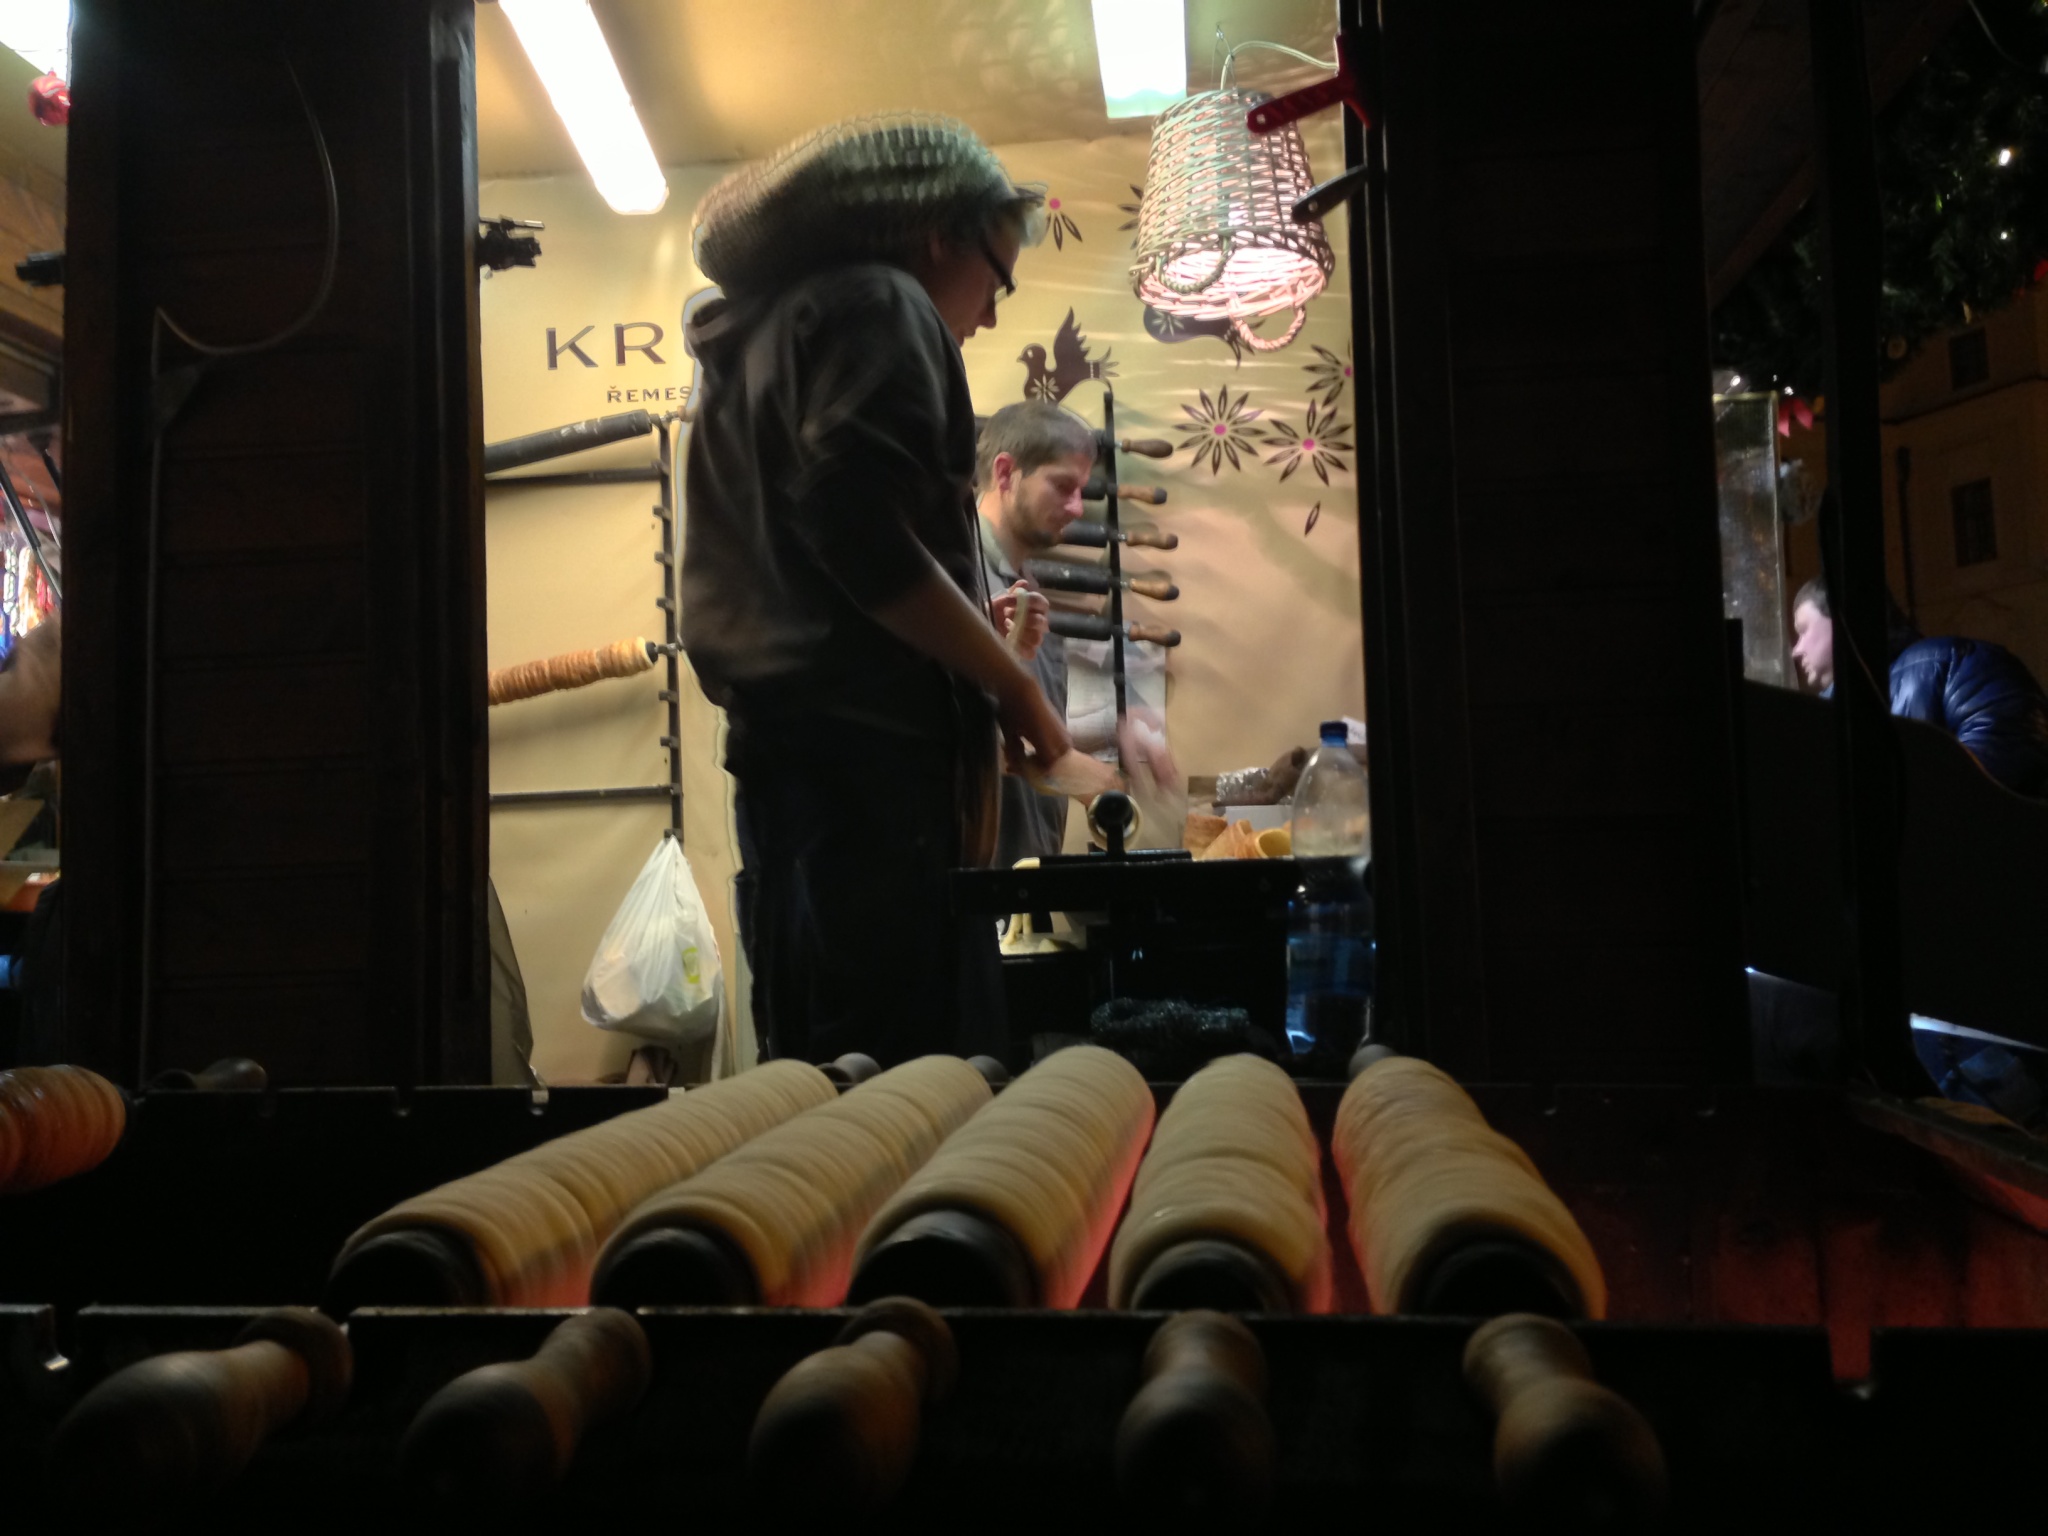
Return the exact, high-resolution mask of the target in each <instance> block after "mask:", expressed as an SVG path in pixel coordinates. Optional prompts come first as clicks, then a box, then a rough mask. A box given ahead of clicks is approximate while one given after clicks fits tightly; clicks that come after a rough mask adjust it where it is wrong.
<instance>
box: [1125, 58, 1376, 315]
mask: <svg viewBox="0 0 2048 1536" xmlns="http://www.w3.org/2000/svg"><path fill="white" fill-rule="evenodd" d="M1271 99H1272V98H1271V97H1270V96H1269V95H1267V93H1266V92H1264V91H1245V90H1236V89H1225V90H1220V91H1208V92H1205V93H1204V94H1202V95H1200V96H1190V97H1189V98H1188V99H1187V100H1186V101H1183V102H1180V103H1179V104H1178V105H1176V106H1173V107H1170V108H1168V109H1167V110H1166V111H1165V112H1164V113H1162V114H1160V118H1159V123H1158V125H1157V127H1155V128H1154V129H1153V132H1152V159H1151V162H1150V164H1149V165H1148V167H1147V168H1146V171H1145V196H1144V200H1143V202H1142V203H1141V205H1140V207H1139V212H1138V260H1137V264H1136V265H1135V266H1134V267H1132V268H1131V281H1132V286H1133V287H1134V288H1135V289H1136V290H1137V294H1138V297H1139V298H1141V299H1143V300H1144V301H1145V302H1146V303H1147V304H1150V305H1151V306H1152V307H1153V308H1154V309H1157V310H1162V311H1164V312H1165V313H1167V314H1170V315H1184V316H1186V317H1187V318H1189V319H1191V320H1229V321H1231V322H1232V324H1233V329H1234V330H1235V331H1236V332H1237V336H1238V339H1239V340H1240V341H1242V342H1243V343H1244V344H1245V345H1246V346H1248V347H1250V348H1252V349H1253V350H1254V351H1259V352H1270V351H1273V350H1274V349H1275V348H1278V347H1284V346H1286V345H1287V344H1288V343H1289V342H1290V341H1292V340H1294V338H1295V336H1296V335H1298V334H1299V333H1300V331H1301V326H1302V322H1303V321H1304V320H1305V319H1307V311H1306V310H1305V309H1304V308H1303V306H1304V305H1306V304H1307V303H1308V301H1309V300H1310V299H1312V298H1314V297H1315V296H1316V295H1317V294H1319V293H1321V292H1322V291H1323V285H1324V284H1325V283H1326V282H1328V281H1329V279H1330V272H1331V270H1332V269H1333V268H1334V267H1335V265H1336V258H1335V257H1333V256H1332V255H1331V254H1330V242H1329V241H1328V240H1326V239H1325V238H1324V237H1323V227H1322V225H1321V224H1316V223H1310V224H1297V223H1295V222H1294V218H1293V209H1294V205H1295V203H1296V202H1297V201H1298V200H1299V199H1300V198H1301V197H1303V196H1304V195H1305V194H1306V193H1307V192H1308V191H1309V190H1310V189H1311V188H1312V187H1313V186H1314V185H1315V178H1314V177H1313V176H1311V175H1310V174H1309V168H1308V152H1307V151H1306V150H1304V149H1303V148H1302V145H1301V134H1300V133H1299V132H1298V131H1297V130H1296V128H1295V126H1294V125H1293V124H1292V123H1289V124H1288V125H1287V126H1285V127H1283V128H1279V129H1276V130H1275V131H1274V132H1272V133H1262V134H1255V133H1253V132H1252V131H1251V130H1250V129H1249V128H1247V127H1246V126H1245V114H1246V113H1248V112H1249V111H1251V109H1252V108H1254V107H1256V106H1258V105H1259V104H1260V103H1261V102H1265V101H1270V100H1271ZM1283 309H1292V310H1293V311H1294V323H1293V324H1292V325H1290V326H1289V327H1288V328H1287V333H1286V334H1285V335H1284V336H1278V337H1274V338H1270V339H1269V338H1267V337H1263V336H1259V335H1257V334H1256V333H1254V332H1253V331H1251V330H1250V329H1248V328H1247V326H1246V323H1245V322H1247V321H1249V320H1255V319H1257V318H1258V317H1259V316H1261V315H1270V314H1273V313H1275V312H1277V311H1279V310H1283Z"/></svg>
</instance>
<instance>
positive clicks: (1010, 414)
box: [974, 400, 1095, 491]
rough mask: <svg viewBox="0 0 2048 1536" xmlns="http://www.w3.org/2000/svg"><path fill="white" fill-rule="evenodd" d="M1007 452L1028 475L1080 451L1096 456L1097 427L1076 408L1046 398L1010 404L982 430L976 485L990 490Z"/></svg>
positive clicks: (976, 457) (989, 420) (978, 449)
mask: <svg viewBox="0 0 2048 1536" xmlns="http://www.w3.org/2000/svg"><path fill="white" fill-rule="evenodd" d="M999 453H1007V454H1008V455H1009V456H1010V457H1011V458H1012V459H1013V460H1015V461H1016V465H1017V472H1018V473H1019V474H1020V475H1028V474H1031V473H1032V472H1034V471H1035V470H1039V469H1042V468H1044V467H1045V466H1046V465H1048V464H1052V463H1056V462H1057V461H1059V460H1060V459H1071V458H1072V457H1074V455H1075V454H1077V453H1085V454H1087V455H1088V456H1089V457H1090V458H1093V457H1094V456H1095V429H1094V428H1093V427H1091V426H1089V425H1088V423H1087V422H1085V421H1083V420H1082V419H1081V418H1080V417H1078V416H1076V415H1075V414H1074V413H1073V412H1072V411H1067V410H1062V409H1061V408H1060V407H1059V406H1057V405H1054V404H1052V403H1051V402H1050V401H1046V400H1026V401H1023V402H1022V403H1021V404H1018V405H1006V406H1004V407H1003V408H1002V409H1001V410H1000V411H997V412H996V413H995V415H993V416H991V417H989V419H988V425H987V426H985V427H983V428H982V429H981V444H980V446H979V447H978V448H977V449H976V450H975V454H974V487H975V489H976V490H977V491H986V490H987V489H988V488H989V485H990V482H991V479H992V477H993V476H994V474H995V462H996V455H997V454H999Z"/></svg>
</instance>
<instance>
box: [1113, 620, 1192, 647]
mask: <svg viewBox="0 0 2048 1536" xmlns="http://www.w3.org/2000/svg"><path fill="white" fill-rule="evenodd" d="M1124 634H1125V636H1126V637H1127V638H1129V639H1132V640H1143V641H1146V642H1148V643H1149V644H1152V645H1163V646H1165V647H1167V648H1168V649H1169V650H1170V649H1172V648H1173V647H1174V646H1176V645H1179V644H1180V631H1179V630H1177V629H1163V628H1161V627H1160V626H1159V625H1157V624H1126V625H1125V626H1124Z"/></svg>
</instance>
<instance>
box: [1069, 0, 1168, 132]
mask: <svg viewBox="0 0 2048 1536" xmlns="http://www.w3.org/2000/svg"><path fill="white" fill-rule="evenodd" d="M1092 3H1093V6H1094V10H1095V53H1096V56H1097V58H1098V59H1099V60H1100V61H1101V64H1102V99H1103V102H1104V104H1105V105H1106V106H1108V108H1109V115H1110V116H1111V117H1151V116H1153V115H1155V114H1157V113H1160V112H1164V111H1165V110H1166V109H1167V108H1168V107H1170V106H1172V105H1173V104H1174V103H1175V102H1176V101H1181V100H1184V99H1186V97H1187V94H1188V39H1187V17H1186V16H1185V15H1184V14H1183V11H1182V0H1092Z"/></svg>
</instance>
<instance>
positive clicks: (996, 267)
mask: <svg viewBox="0 0 2048 1536" xmlns="http://www.w3.org/2000/svg"><path fill="white" fill-rule="evenodd" d="M981 255H982V259H983V260H984V261H986V262H987V263H988V265H989V270H990V271H991V272H993V273H995V275H996V280H997V281H998V282H1000V283H1001V284H1002V285H1003V286H1002V288H1001V289H1000V290H999V291H998V292H997V293H996V296H995V298H996V302H997V303H998V304H1000V303H1001V302H1002V301H1003V300H1004V299H1007V298H1008V297H1009V296H1010V295H1011V294H1013V293H1015V292H1016V291H1017V280H1016V279H1015V278H1014V277H1012V276H1011V275H1010V274H1009V273H1008V272H1007V271H1005V270H1004V268H1003V264H1002V263H1001V262H1000V261H998V260H996V253H995V248H994V247H993V246H991V245H990V244H989V243H988V236H987V235H983V236H982V237H981Z"/></svg>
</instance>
